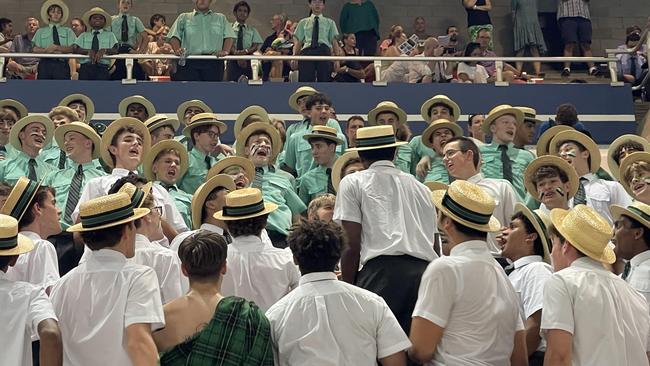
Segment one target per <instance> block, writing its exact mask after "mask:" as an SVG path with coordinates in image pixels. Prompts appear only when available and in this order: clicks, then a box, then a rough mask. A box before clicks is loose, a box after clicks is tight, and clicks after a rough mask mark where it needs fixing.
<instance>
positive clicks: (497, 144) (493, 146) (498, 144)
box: [489, 141, 515, 150]
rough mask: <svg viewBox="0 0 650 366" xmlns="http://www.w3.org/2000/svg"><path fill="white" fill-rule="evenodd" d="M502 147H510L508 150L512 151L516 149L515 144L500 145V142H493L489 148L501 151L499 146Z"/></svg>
mask: <svg viewBox="0 0 650 366" xmlns="http://www.w3.org/2000/svg"><path fill="white" fill-rule="evenodd" d="M501 145H507V146H508V150H510V149H512V148H514V147H515V144H514V143H513V142H509V143H507V144H502V143H498V142H495V141H493V142H492V143H490V145H489V146H490V147H492V149H493V150H499V146H501Z"/></svg>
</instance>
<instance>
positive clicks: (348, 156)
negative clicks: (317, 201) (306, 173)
mask: <svg viewBox="0 0 650 366" xmlns="http://www.w3.org/2000/svg"><path fill="white" fill-rule="evenodd" d="M358 158H359V153H358V152H356V151H350V150H348V151H346V152H345V154H343V155H341V156H340V157H339V158H338V159H336V161H335V162H334V165H332V186H333V187H334V190H335V191H336V192H338V191H339V185H340V184H341V179H343V177H341V175H343V172H342V170H343V167H344V166H345V164H347V163H348V162H349V161H350V160H352V159H358Z"/></svg>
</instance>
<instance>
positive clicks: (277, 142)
mask: <svg viewBox="0 0 650 366" xmlns="http://www.w3.org/2000/svg"><path fill="white" fill-rule="evenodd" d="M258 131H263V132H265V133H267V134H268V135H269V136H270V137H271V143H272V144H273V146H272V150H271V158H270V161H275V159H276V158H277V157H278V155H279V154H280V152H281V151H282V145H283V144H282V138H281V137H280V133H279V132H278V130H276V129H275V127H273V126H272V125H271V124H269V123H264V122H255V123H252V124H250V125H248V126H246V128H244V129H243V130H241V132H240V133H239V136H237V145H236V149H235V151H236V153H237V155H238V156H242V157H246V155H245V154H246V141H247V140H248V138H249V137H251V135H253V134H254V133H256V132H258Z"/></svg>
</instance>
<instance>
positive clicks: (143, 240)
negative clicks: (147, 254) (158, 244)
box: [135, 234, 151, 248]
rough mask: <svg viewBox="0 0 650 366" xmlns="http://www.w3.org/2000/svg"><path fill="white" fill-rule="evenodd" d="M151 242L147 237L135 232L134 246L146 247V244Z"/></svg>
mask: <svg viewBox="0 0 650 366" xmlns="http://www.w3.org/2000/svg"><path fill="white" fill-rule="evenodd" d="M149 244H151V241H150V240H149V238H147V237H146V236H144V235H142V234H135V247H136V248H142V247H146V246H147V245H149Z"/></svg>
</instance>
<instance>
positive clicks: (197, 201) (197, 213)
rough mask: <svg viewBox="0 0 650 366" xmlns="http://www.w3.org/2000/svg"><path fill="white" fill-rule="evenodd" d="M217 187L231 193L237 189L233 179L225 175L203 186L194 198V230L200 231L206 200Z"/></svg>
mask: <svg viewBox="0 0 650 366" xmlns="http://www.w3.org/2000/svg"><path fill="white" fill-rule="evenodd" d="M217 187H224V188H226V189H227V190H229V191H231V192H232V191H235V190H236V189H237V187H236V186H235V182H234V181H233V180H232V178H231V177H230V176H229V175H225V174H218V175H215V176H214V177H212V178H210V179H208V180H206V182H205V183H203V184H201V185H200V186H199V188H198V189H197V190H196V192H194V195H193V196H192V229H194V230H198V229H199V228H200V227H201V215H202V214H203V206H205V200H206V199H207V198H208V196H209V195H210V192H212V191H214V190H215V188H217Z"/></svg>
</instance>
